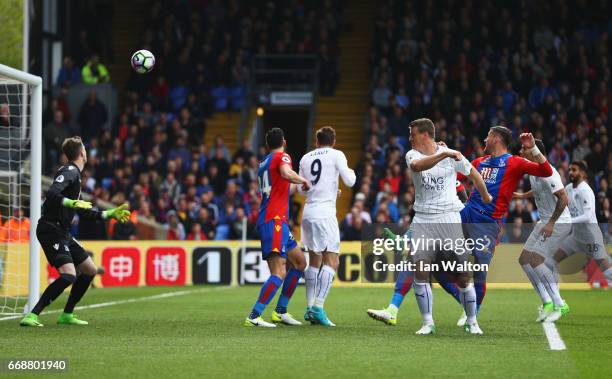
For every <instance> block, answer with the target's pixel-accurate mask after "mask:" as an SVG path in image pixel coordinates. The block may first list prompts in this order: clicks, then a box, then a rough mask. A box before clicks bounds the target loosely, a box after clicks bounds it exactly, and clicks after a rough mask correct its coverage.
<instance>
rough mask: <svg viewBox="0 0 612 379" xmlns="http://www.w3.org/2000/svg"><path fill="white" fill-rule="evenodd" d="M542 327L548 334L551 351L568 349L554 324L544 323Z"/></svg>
mask: <svg viewBox="0 0 612 379" xmlns="http://www.w3.org/2000/svg"><path fill="white" fill-rule="evenodd" d="M542 327H543V328H544V333H546V338H547V339H548V346H550V350H565V349H566V347H565V342H563V339H561V335H560V334H559V331H558V330H557V327H556V326H555V323H554V322H543V323H542Z"/></svg>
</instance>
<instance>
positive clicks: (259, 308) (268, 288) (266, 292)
mask: <svg viewBox="0 0 612 379" xmlns="http://www.w3.org/2000/svg"><path fill="white" fill-rule="evenodd" d="M282 283H283V280H282V279H281V278H279V277H278V276H276V275H270V277H269V278H268V280H266V282H265V283H264V285H263V286H261V291H259V297H258V298H257V302H256V303H255V305H254V306H253V310H252V311H251V314H250V315H249V318H250V319H254V318H257V317H259V316H261V314H262V313H263V311H264V309H266V305H268V303H270V300H272V299H273V298H274V295H276V291H277V290H278V287H280V285H281V284H282Z"/></svg>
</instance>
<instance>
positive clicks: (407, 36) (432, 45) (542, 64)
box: [342, 0, 612, 241]
mask: <svg viewBox="0 0 612 379" xmlns="http://www.w3.org/2000/svg"><path fill="white" fill-rule="evenodd" d="M610 14H611V13H610V4H609V3H607V2H595V3H592V2H588V3H586V2H565V1H553V2H530V1H515V2H502V3H500V2H495V1H488V0H483V1H468V2H455V1H422V2H420V1H415V2H405V1H397V0H384V1H381V2H379V5H378V11H377V15H376V32H375V36H374V44H373V49H372V53H371V56H370V60H371V67H372V77H371V83H372V91H371V96H372V97H371V108H370V109H369V112H368V114H367V116H366V118H365V122H364V125H363V127H364V128H365V131H366V132H365V136H366V137H365V141H364V159H363V160H362V162H361V163H360V165H359V167H358V173H357V178H358V183H357V187H356V188H357V190H356V196H355V200H354V203H353V205H352V208H351V210H350V213H349V214H348V215H347V216H346V217H345V219H344V220H343V222H342V232H343V237H344V238H345V239H349V240H350V239H360V236H361V235H360V232H361V229H362V227H363V224H364V223H369V222H394V223H395V222H400V223H403V224H408V223H409V221H410V214H411V204H412V202H413V200H414V188H413V185H412V180H411V177H410V174H409V171H408V170H407V168H406V163H405V160H404V154H405V152H406V151H407V150H408V149H410V146H409V143H408V132H409V131H408V128H407V125H408V123H409V122H410V120H413V119H416V118H420V117H428V118H431V119H432V120H434V122H435V124H436V128H437V130H436V133H437V134H436V139H437V140H443V141H445V142H446V143H447V144H448V145H449V147H451V148H454V149H457V150H459V151H461V152H463V154H464V155H465V156H466V157H467V158H468V159H470V160H471V159H474V158H476V157H478V156H482V155H483V154H484V151H483V145H484V143H483V138H484V137H485V136H486V133H487V132H488V129H489V127H490V126H493V125H504V126H507V127H508V128H510V129H512V131H513V132H514V134H515V135H518V134H519V133H521V132H523V131H528V132H532V133H534V135H535V136H536V138H540V139H542V140H543V141H545V143H546V145H547V146H546V148H547V150H548V152H549V153H548V159H549V160H550V162H551V163H552V164H553V165H554V166H555V167H556V168H557V169H558V170H559V173H560V174H561V176H562V179H563V181H564V183H568V177H567V170H568V166H569V163H570V162H572V161H575V160H584V161H586V162H587V164H588V167H589V171H588V172H589V184H590V186H591V187H592V188H593V189H594V191H595V194H596V197H597V217H598V221H599V222H600V223H609V222H611V221H612V218H611V212H610V200H611V199H612V190H611V189H610V186H609V183H610V180H612V176H611V175H612V155H611V154H610V149H609V137H610V136H609V130H610V125H611V124H612V120H611V118H610V116H611V114H610V104H612V91H611V89H610V88H611V87H610V85H611V84H612V83H611V79H612V78H611V77H610V58H611V56H610V40H609V35H610V32H612V18H610ZM528 185H529V184H528V181H526V180H523V182H522V184H521V189H522V190H523V191H526V190H528V188H527V186H528ZM537 219H538V214H537V210H536V209H535V207H534V204H533V202H531V201H527V200H519V201H513V203H512V204H511V207H510V210H509V214H508V216H507V220H508V221H513V222H515V223H518V224H522V223H532V222H534V221H536V220H537ZM515 229H516V230H514V229H513V230H511V231H508V232H507V233H506V235H505V237H504V239H505V240H507V241H508V240H517V239H518V237H520V236H517V233H519V234H520V229H518V228H515ZM610 232H612V230H610ZM608 238H609V236H608Z"/></svg>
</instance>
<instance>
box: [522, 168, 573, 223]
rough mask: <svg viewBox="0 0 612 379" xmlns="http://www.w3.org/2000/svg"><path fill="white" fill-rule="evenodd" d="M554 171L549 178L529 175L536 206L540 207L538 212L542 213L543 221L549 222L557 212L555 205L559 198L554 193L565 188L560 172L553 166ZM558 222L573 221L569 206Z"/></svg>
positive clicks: (541, 218)
mask: <svg viewBox="0 0 612 379" xmlns="http://www.w3.org/2000/svg"><path fill="white" fill-rule="evenodd" d="M551 167H552V166H551ZM552 171H553V173H552V175H551V176H549V177H547V178H542V177H539V176H531V175H530V176H529V182H530V183H531V189H532V190H533V198H534V199H535V203H536V207H538V212H539V213H540V221H541V222H543V223H547V222H548V221H549V220H550V218H551V217H552V215H553V213H554V212H555V207H556V206H557V201H558V200H559V199H558V198H557V197H556V196H555V195H554V194H555V193H556V192H559V191H560V190H562V189H563V182H562V181H561V176H560V175H559V172H558V171H557V170H556V169H555V168H554V167H552ZM557 222H560V223H562V224H569V223H571V222H572V218H571V216H570V212H569V210H568V209H567V207H565V209H564V210H563V213H561V216H559V219H558V220H557Z"/></svg>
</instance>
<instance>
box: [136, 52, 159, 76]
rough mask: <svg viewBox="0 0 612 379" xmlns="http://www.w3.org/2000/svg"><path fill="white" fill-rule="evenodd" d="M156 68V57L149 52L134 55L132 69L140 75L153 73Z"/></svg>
mask: <svg viewBox="0 0 612 379" xmlns="http://www.w3.org/2000/svg"><path fill="white" fill-rule="evenodd" d="M154 66H155V56H154V55H153V53H151V52H150V51H149V50H138V51H137V52H135V53H134V54H133V55H132V68H133V69H134V71H136V72H137V73H139V74H146V73H147V72H151V70H153V67H154Z"/></svg>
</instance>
